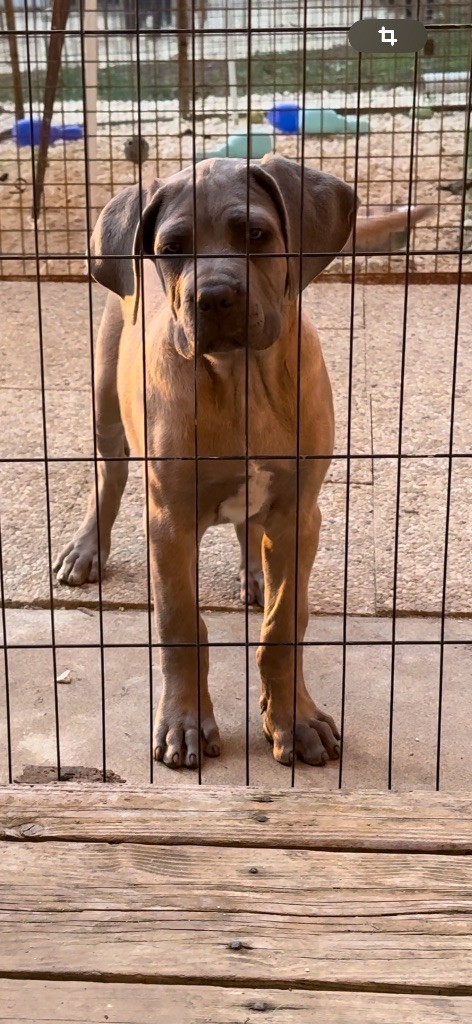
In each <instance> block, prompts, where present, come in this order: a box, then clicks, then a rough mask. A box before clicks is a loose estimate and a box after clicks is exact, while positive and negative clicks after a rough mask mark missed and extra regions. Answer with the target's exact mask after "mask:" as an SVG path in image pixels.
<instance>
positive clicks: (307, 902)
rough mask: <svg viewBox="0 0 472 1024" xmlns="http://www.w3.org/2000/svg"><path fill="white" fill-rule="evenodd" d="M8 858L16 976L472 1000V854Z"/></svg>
mask: <svg viewBox="0 0 472 1024" xmlns="http://www.w3.org/2000/svg"><path fill="white" fill-rule="evenodd" d="M1 857H2V861H1V864H2V868H1V872H0V949H1V971H2V973H3V974H4V975H11V976H22V977H28V976H30V977H43V978H44V977H46V978H51V979H55V978H57V979H60V978H61V977H66V978H69V979H78V978H81V977H83V978H84V979H92V978H93V979H97V980H103V981H107V980H110V981H112V980H116V981H135V980H142V981H146V982H160V983H162V984H164V983H169V982H171V981H173V982H178V983H179V984H180V983H182V982H186V983H188V984H191V983H197V982H211V983H213V984H224V985H247V984H249V985H252V986H257V985H268V986H279V987H281V986H285V987H299V988H304V987H311V988H313V987H316V986H318V987H319V986H332V987H334V988H336V987H346V986H349V987H352V988H354V989H358V990H362V989H372V990H382V989H385V988H390V989H391V990H394V991H398V992H409V991H412V992H418V993H420V992H424V993H429V994H434V993H438V994H441V993H442V994H448V993H450V994H456V995H457V994H462V995H469V994H472V860H471V859H470V858H468V857H448V856H440V857H436V856H433V855H421V854H414V855H413V854H398V855H391V854H373V853H369V854H365V853H363V854H359V853H342V854H339V853H330V852H317V851H293V850H264V849H231V848H227V849H218V848H215V847H212V848H208V849H205V848H203V847H173V848H168V847H167V848H166V847H162V848H159V847H152V846H145V845H133V844H131V845H127V844H122V845H118V846H109V845H107V844H98V845H97V844H83V843H53V842H50V843H45V844H35V843H24V844H8V843H6V844H3V847H2V851H1ZM254 868H256V869H257V873H254ZM251 869H252V870H251Z"/></svg>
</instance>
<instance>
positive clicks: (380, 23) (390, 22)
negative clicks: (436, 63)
mask: <svg viewBox="0 0 472 1024" xmlns="http://www.w3.org/2000/svg"><path fill="white" fill-rule="evenodd" d="M348 39H349V42H350V44H351V46H352V48H353V50H357V52H358V53H415V52H416V51H417V50H422V49H423V46H424V45H425V43H426V39H427V32H426V29H425V27H424V25H422V24H421V22H420V21H413V20H412V19H410V18H408V20H405V19H403V18H385V20H383V19H381V18H363V19H362V21H356V22H355V24H354V25H352V27H351V28H350V29H349V35H348Z"/></svg>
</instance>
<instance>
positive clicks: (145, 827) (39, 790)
mask: <svg viewBox="0 0 472 1024" xmlns="http://www.w3.org/2000/svg"><path fill="white" fill-rule="evenodd" d="M0 837H3V838H6V839H10V840H30V841H31V840H34V839H39V840H48V839H52V840H55V839H74V840H87V841H90V842H96V841H98V842H99V841H106V842H111V843H115V842H123V841H124V842H128V843H133V842H136V843H151V844H164V845H174V844H197V845H198V844H210V845H213V846H231V845H234V844H237V845H239V846H250V847H255V846H258V847H279V848H284V849H289V848H293V849H297V848H298V849H312V850H323V849H325V850H330V849H331V850H335V849H339V850H373V851H382V850H385V851H390V850H404V851H419V852H426V853H427V852H434V853H470V852H472V798H470V797H460V796H443V795H442V794H436V793H401V794H394V793H352V794H351V793H338V792H323V793H316V792H314V791H313V790H311V791H307V792H305V791H298V790H282V791H272V790H271V791H256V790H253V789H242V788H239V789H226V788H224V787H221V788H217V789H209V788H207V787H206V786H201V787H198V786H194V787H191V788H183V787H182V788H180V787H173V788H172V789H170V790H167V791H163V790H159V789H157V788H155V787H151V786H149V787H147V788H143V789H131V788H128V787H121V786H112V785H106V786H99V785H95V786H92V785H81V786H80V788H78V786H77V785H76V786H74V785H67V784H64V783H61V784H57V785H52V786H10V787H4V788H0Z"/></svg>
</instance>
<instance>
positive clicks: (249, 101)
mask: <svg viewBox="0 0 472 1024" xmlns="http://www.w3.org/2000/svg"><path fill="white" fill-rule="evenodd" d="M246 82H247V108H246V117H247V123H246V133H247V136H246V138H247V155H246V233H245V243H246V305H245V333H246V344H245V348H244V468H245V483H244V501H245V510H246V518H245V523H244V548H245V550H244V578H245V592H244V640H245V665H244V668H245V680H246V685H245V695H244V696H245V709H246V715H245V751H246V757H245V761H246V764H245V772H246V774H245V782H246V786H249V782H250V765H249V760H250V754H249V741H250V728H249V723H250V717H249V715H250V708H249V701H250V686H249V667H250V666H249V652H250V647H249V639H250V638H249V317H250V294H249V291H250V287H251V274H250V269H251V268H250V258H249V252H250V244H251V243H250V239H251V234H250V217H251V205H250V204H251V193H250V167H251V156H252V154H251V112H252V97H251V92H252V0H247V78H246Z"/></svg>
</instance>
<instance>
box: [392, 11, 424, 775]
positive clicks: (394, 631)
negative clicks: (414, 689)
mask: <svg viewBox="0 0 472 1024" xmlns="http://www.w3.org/2000/svg"><path fill="white" fill-rule="evenodd" d="M419 4H420V0H417V6H416V10H417V17H418V15H419ZM417 101H418V53H415V55H414V64H413V104H412V108H411V134H410V159H409V176H408V212H407V224H406V246H405V278H404V289H403V318H402V319H403V322H402V347H401V367H400V397H399V409H398V446H397V454H396V459H397V473H396V492H395V493H396V497H395V540H394V550H393V593H392V651H391V661H390V708H389V725H388V781H387V785H388V789H389V790H390V789H391V788H392V783H393V740H394V730H393V725H394V711H395V668H396V636H397V611H398V609H397V601H398V560H399V552H400V518H401V517H400V507H401V483H402V458H403V412H404V402H405V377H406V351H407V340H408V312H409V305H408V300H409V290H410V247H411V240H410V227H411V204H412V199H413V185H414V181H413V168H414V161H415V134H416V106H417Z"/></svg>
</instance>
